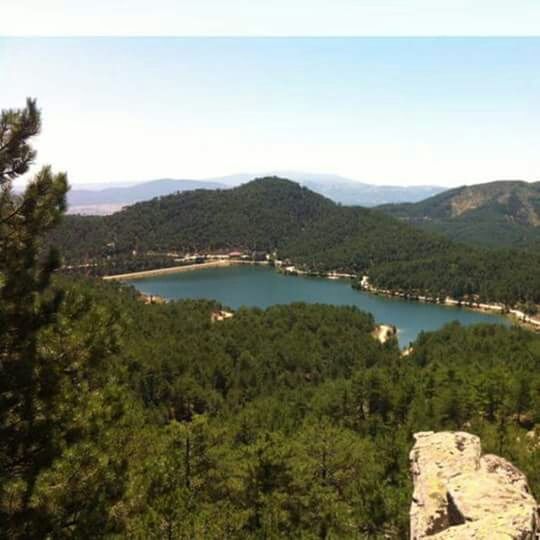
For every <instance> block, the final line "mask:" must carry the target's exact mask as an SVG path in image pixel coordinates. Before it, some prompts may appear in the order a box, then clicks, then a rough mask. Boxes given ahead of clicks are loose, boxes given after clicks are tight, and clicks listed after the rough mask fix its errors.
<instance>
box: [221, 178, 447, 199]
mask: <svg viewBox="0 0 540 540" xmlns="http://www.w3.org/2000/svg"><path fill="white" fill-rule="evenodd" d="M270 176H277V177H281V178H288V179H290V180H293V181H294V182H298V183H299V184H301V185H303V186H306V187H308V188H309V189H311V190H312V191H315V192H316V193H320V194H321V195H324V196H325V197H328V198H329V199H332V200H333V201H334V202H337V203H341V204H345V205H349V206H351V205H354V206H368V207H371V206H377V205H380V204H387V203H388V204H389V203H400V202H416V201H420V200H422V199H425V198H427V197H431V196H432V195H435V194H437V193H441V192H442V191H444V190H445V189H446V188H443V187H441V186H378V185H374V184H368V183H365V182H358V181H357V180H352V179H350V178H346V177H344V176H339V175H336V174H322V173H309V172H301V171H287V170H276V171H271V172H266V173H264V174H261V173H258V174H250V173H241V174H236V175H232V176H223V177H219V178H213V179H212V180H214V181H216V182H220V183H224V184H227V185H228V186H238V185H240V184H242V183H244V182H247V181H249V180H251V179H252V178H255V177H270Z"/></svg>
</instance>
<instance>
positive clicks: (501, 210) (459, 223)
mask: <svg viewBox="0 0 540 540" xmlns="http://www.w3.org/2000/svg"><path fill="white" fill-rule="evenodd" d="M378 208H379V210H381V211H383V212H384V213H386V214H388V215H391V216H394V217H397V218H398V219H400V220H402V221H405V222H407V223H410V224H413V225H415V226H417V227H420V228H421V229H423V230H427V231H432V232H437V233H440V234H443V235H445V236H446V237H448V238H450V239H452V240H455V241H458V242H464V243H467V244H471V245H476V246H486V247H492V248H500V247H507V248H508V247H514V248H517V247H519V248H525V249H536V250H540V182H533V183H527V182H521V181H517V180H516V181H499V182H489V183H487V184H478V185H474V186H464V187H460V188H456V189H450V190H448V191H445V192H444V193H440V194H438V195H435V196H433V197H429V198H427V199H425V200H423V201H420V202H417V203H402V204H388V205H384V206H379V207H378Z"/></svg>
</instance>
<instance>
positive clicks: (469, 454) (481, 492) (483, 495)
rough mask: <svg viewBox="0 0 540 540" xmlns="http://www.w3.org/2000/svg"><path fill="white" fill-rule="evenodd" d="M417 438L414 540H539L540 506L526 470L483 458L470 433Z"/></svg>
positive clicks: (429, 434)
mask: <svg viewBox="0 0 540 540" xmlns="http://www.w3.org/2000/svg"><path fill="white" fill-rule="evenodd" d="M415 439H416V443H415V445H414V447H413V449H412V451H411V453H410V461H411V471H412V476H413V482H414V493H413V501H412V504H411V511H410V518H411V540H421V539H424V538H429V539H430V540H450V539H451V540H480V539H482V540H498V539H501V540H502V539H505V540H510V539H515V540H536V538H537V532H538V531H539V530H540V529H539V520H538V508H537V504H536V501H535V500H534V498H533V496H532V495H531V493H530V490H529V486H528V485H527V479H526V478H525V475H524V474H523V473H522V472H521V471H519V470H518V469H517V468H516V467H514V466H513V465H512V464H511V463H510V462H508V461H506V460H505V459H503V458H501V457H498V456H493V455H484V456H482V448H481V445H480V439H479V438H478V437H476V436H475V435H471V434H469V433H464V432H440V433H434V432H432V431H429V432H422V433H417V434H416V435H415Z"/></svg>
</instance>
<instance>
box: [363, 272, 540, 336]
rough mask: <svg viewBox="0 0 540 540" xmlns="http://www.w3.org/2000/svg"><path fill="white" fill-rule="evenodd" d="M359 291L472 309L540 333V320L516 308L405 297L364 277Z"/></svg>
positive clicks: (423, 297) (449, 298)
mask: <svg viewBox="0 0 540 540" xmlns="http://www.w3.org/2000/svg"><path fill="white" fill-rule="evenodd" d="M359 290H361V291H364V292H368V293H370V294H375V295H378V296H386V297H388V298H395V299H398V300H399V299H400V300H407V301H412V302H420V303H423V304H437V305H439V306H444V307H453V308H459V309H463V308H465V309H470V310H471V311H476V312H480V313H494V314H498V315H501V316H503V317H505V318H507V319H510V321H512V322H513V323H515V324H518V325H520V326H521V327H523V328H526V329H527V330H531V331H536V332H540V320H539V319H534V318H533V317H530V316H529V315H526V314H525V313H524V312H523V311H520V310H518V309H515V308H508V307H506V306H504V305H502V304H485V303H481V302H474V301H469V302H468V301H459V300H456V299H455V298H451V297H449V296H447V297H446V298H445V299H444V301H443V302H440V301H439V300H437V299H436V298H430V297H427V296H422V295H420V296H405V294H403V293H400V292H398V291H390V290H387V289H378V288H377V287H374V286H373V285H370V284H369V280H368V277H367V276H363V277H362V280H361V282H360V288H359Z"/></svg>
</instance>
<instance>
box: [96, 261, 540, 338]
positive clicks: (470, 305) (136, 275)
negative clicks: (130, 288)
mask: <svg viewBox="0 0 540 540" xmlns="http://www.w3.org/2000/svg"><path fill="white" fill-rule="evenodd" d="M242 264H251V265H266V266H267V265H269V261H247V260H241V259H234V260H230V259H220V260H213V261H208V262H202V263H198V264H188V265H182V266H171V267H168V268H156V269H153V270H141V271H139V272H128V273H124V274H114V275H110V276H103V277H102V279H103V280H105V281H116V280H119V281H122V280H126V281H129V280H132V279H145V278H152V277H156V276H163V275H168V274H176V273H179V272H191V271H196V270H202V269H204V268H226V267H229V266H235V265H242ZM276 270H277V271H279V272H281V273H283V274H285V275H290V276H299V277H308V276H309V275H310V273H309V272H307V271H303V270H299V269H298V268H295V267H294V266H290V267H285V268H283V267H276ZM317 277H320V278H322V279H330V280H336V279H360V276H355V275H353V274H344V273H337V272H329V273H328V274H326V275H319V276H317ZM358 290H360V291H362V292H367V293H369V294H373V295H376V296H386V297H388V298H394V299H396V300H407V301H412V302H420V303H425V304H437V305H439V306H443V307H450V308H452V307H453V308H465V309H470V310H471V311H476V312H480V313H493V314H498V315H502V316H503V317H506V318H507V319H510V320H511V321H512V322H513V323H515V324H519V325H520V326H522V327H524V328H527V329H528V330H531V331H536V332H540V320H538V319H534V318H532V317H529V316H528V315H526V314H525V313H523V312H522V311H519V310H517V309H513V308H510V309H507V308H505V307H504V306H502V305H499V304H484V303H478V302H477V303H475V302H465V301H461V302H460V301H458V300H456V299H454V298H450V297H447V298H446V299H445V300H444V302H439V301H437V300H435V299H432V298H428V297H425V296H416V297H405V295H404V294H402V293H399V292H398V291H389V290H384V289H377V288H376V287H373V286H372V285H369V281H368V279H367V276H363V277H362V279H361V280H360V287H359V289H358Z"/></svg>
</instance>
